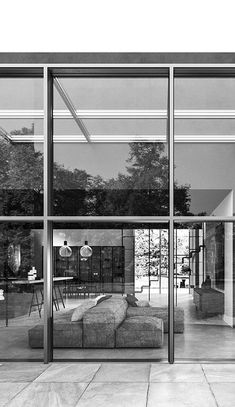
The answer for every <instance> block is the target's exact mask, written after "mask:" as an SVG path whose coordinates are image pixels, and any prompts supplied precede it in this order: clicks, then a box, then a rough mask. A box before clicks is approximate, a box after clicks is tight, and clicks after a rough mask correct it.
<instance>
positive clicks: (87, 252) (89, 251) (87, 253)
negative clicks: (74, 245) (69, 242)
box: [80, 240, 92, 257]
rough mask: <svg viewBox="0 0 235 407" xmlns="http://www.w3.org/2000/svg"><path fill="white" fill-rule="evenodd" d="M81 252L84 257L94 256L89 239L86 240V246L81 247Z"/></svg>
mask: <svg viewBox="0 0 235 407" xmlns="http://www.w3.org/2000/svg"><path fill="white" fill-rule="evenodd" d="M80 254H81V256H82V257H91V256H92V248H91V247H90V246H88V241H87V240H86V241H85V244H84V246H82V247H81V249H80Z"/></svg>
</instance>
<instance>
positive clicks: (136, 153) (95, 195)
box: [0, 126, 189, 216]
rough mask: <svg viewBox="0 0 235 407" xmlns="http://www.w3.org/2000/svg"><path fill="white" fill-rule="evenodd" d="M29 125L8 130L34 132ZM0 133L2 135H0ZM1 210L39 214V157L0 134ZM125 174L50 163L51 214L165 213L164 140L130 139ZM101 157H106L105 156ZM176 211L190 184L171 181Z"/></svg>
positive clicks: (181, 210) (29, 146) (185, 202)
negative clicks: (107, 174) (103, 174)
mask: <svg viewBox="0 0 235 407" xmlns="http://www.w3.org/2000/svg"><path fill="white" fill-rule="evenodd" d="M33 132H34V128H33V126H32V128H31V129H28V128H26V127H24V128H22V129H21V130H15V131H13V132H12V134H14V135H17V134H33ZM0 134H1V133H0ZM0 147H1V149H0V159H1V163H2V165H1V169H0V181H1V185H2V194H1V195H2V199H1V201H2V202H0V206H1V207H0V210H1V213H3V214H6V215H7V214H8V215H10V214H11V215H16V214H27V215H39V214H42V192H43V155H42V153H41V152H40V151H35V148H34V144H33V143H12V142H10V141H7V140H6V139H5V138H4V137H0ZM129 147H130V151H129V158H128V160H127V166H126V172H125V173H119V174H118V175H117V177H115V178H110V179H108V180H104V179H103V178H102V177H101V176H100V175H96V176H91V175H90V174H88V173H87V172H86V170H83V169H77V168H75V169H74V170H70V169H67V168H65V167H64V166H63V165H61V164H58V163H54V168H53V178H54V179H53V183H54V213H55V214H56V215H63V214H66V215H98V216H102V215H103V216H104V215H116V216H121V215H124V216H125V215H136V216H137V215H138V216H147V215H152V216H153V215H158V216H160V215H168V207H169V202H168V201H169V192H168V158H167V155H166V154H165V145H164V144H163V143H143V142H140V143H130V144H129ZM104 159H105V158H104ZM175 189H176V192H178V193H176V195H175V206H176V214H186V213H188V209H189V194H188V191H189V187H188V186H178V185H177V184H175Z"/></svg>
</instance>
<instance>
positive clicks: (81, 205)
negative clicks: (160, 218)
mask: <svg viewBox="0 0 235 407" xmlns="http://www.w3.org/2000/svg"><path fill="white" fill-rule="evenodd" d="M57 82H58V79H57ZM57 82H55V87H54V88H55V90H54V124H55V126H54V214H55V215H81V216H84V215H94V216H95V215H97V216H112V215H116V216H128V215H134V216H147V215H150V216H154V215H167V214H168V151H167V78H60V79H59V83H60V93H59V94H58V91H57V88H58V85H56V83H57ZM61 89H62V91H61ZM68 98H69V100H70V103H72V105H73V107H74V110H75V111H76V115H77V118H78V119H77V121H75V120H74V119H73V118H72V117H71V114H70V113H69V110H68V108H67V105H66V103H65V101H66V100H68Z"/></svg>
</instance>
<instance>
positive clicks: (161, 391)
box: [0, 362, 235, 407]
mask: <svg viewBox="0 0 235 407" xmlns="http://www.w3.org/2000/svg"><path fill="white" fill-rule="evenodd" d="M30 366H32V369H31V371H32V374H31V375H30V374H29V373H30ZM43 367H45V370H43ZM0 369H1V370H0V372H2V376H1V374H0V377H1V378H2V381H1V382H0V395H1V397H0V407H3V406H4V407H26V406H27V407H65V406H66V407H67V406H68V407H91V406H95V407H99V406H102V407H105V406H107V407H132V406H133V407H155V406H157V407H184V406H185V407H198V406H200V407H234V406H235V385H234V381H235V380H234V377H233V376H234V371H235V364H216V365H213V364H203V365H202V364H192V363H187V364H186V363H185V364H183V363H175V364H174V365H168V364H164V363H111V362H110V363H101V364H98V363H97V364H95V363H90V362H87V363H76V362H74V363H51V364H49V365H42V364H41V363H37V362H31V363H30V362H29V363H18V367H17V363H9V362H8V363H3V364H2V366H0ZM216 372H217V373H216ZM20 375H21V377H22V381H21V382H20V381H19V382H16V379H17V378H18V379H19V378H20ZM5 379H7V380H8V381H4V380H5ZM232 379H233V380H232ZM223 380H227V382H225V381H224V382H223Z"/></svg>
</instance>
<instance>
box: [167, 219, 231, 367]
mask: <svg viewBox="0 0 235 407" xmlns="http://www.w3.org/2000/svg"><path fill="white" fill-rule="evenodd" d="M234 231H235V229H234V224H233V223H225V222H200V223H197V224H195V223H194V224H187V223H181V224H178V225H176V229H175V273H174V276H175V304H176V305H177V307H178V308H180V309H182V310H184V324H185V330H184V333H183V335H175V356H176V358H181V359H191V358H192V359H202V360H207V359H215V360H216V359H218V358H219V359H234V358H235V350H234V341H235V332H234V329H233V328H234V321H235V315H234V310H235V306H234V305H235V292H234V286H235V285H234V236H235V234H234Z"/></svg>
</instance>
